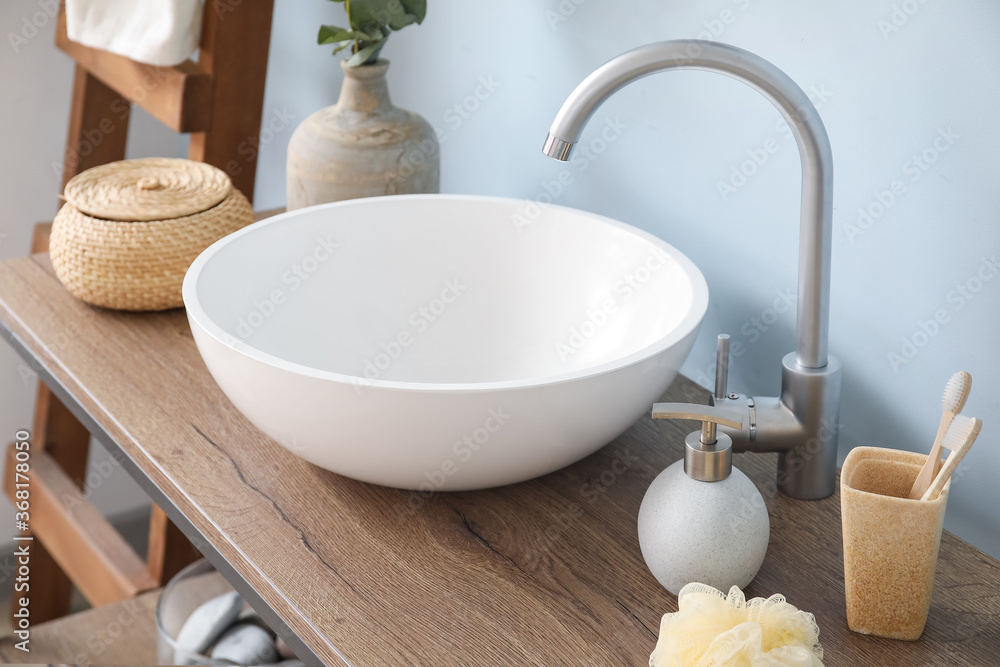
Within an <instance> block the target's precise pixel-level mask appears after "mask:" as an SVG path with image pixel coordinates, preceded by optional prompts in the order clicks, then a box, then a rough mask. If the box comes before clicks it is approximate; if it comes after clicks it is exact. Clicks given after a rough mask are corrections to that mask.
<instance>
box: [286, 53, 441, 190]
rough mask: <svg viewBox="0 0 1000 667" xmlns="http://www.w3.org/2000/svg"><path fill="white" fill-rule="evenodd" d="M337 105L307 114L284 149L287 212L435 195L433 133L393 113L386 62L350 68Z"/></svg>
mask: <svg viewBox="0 0 1000 667" xmlns="http://www.w3.org/2000/svg"><path fill="white" fill-rule="evenodd" d="M341 67H342V68H343V70H344V83H343V85H342V87H341V89H340V99H339V100H338V101H337V104H335V105H333V106H331V107H327V108H325V109H320V110H319V111H317V112H316V113H314V114H312V115H311V116H309V117H308V118H306V119H305V121H303V122H302V124H301V125H299V126H298V128H296V130H295V132H294V133H293V134H292V138H291V141H290V142H289V144H288V171H287V179H288V180H287V195H288V200H287V201H288V204H287V206H288V210H293V209H297V208H302V207H304V206H312V205H314V204H324V203H327V202H333V201H341V200H344V199H355V198H358V197H375V196H379V195H397V194H415V193H436V192H438V191H439V181H440V154H439V150H438V141H437V137H436V136H435V132H434V129H433V128H432V127H431V126H430V124H429V123H428V122H427V121H425V120H424V119H423V118H421V117H420V116H419V115H417V114H415V113H413V112H412V111H407V110H406V109H400V108H398V107H395V106H393V104H392V102H391V101H390V99H389V87H388V85H387V82H386V78H385V75H386V71H387V70H388V69H389V61H387V60H381V59H380V60H378V61H377V62H375V63H373V64H371V65H362V66H359V67H349V66H347V65H346V64H344V63H343V62H342V63H341Z"/></svg>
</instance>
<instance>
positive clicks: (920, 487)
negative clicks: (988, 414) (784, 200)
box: [909, 371, 972, 500]
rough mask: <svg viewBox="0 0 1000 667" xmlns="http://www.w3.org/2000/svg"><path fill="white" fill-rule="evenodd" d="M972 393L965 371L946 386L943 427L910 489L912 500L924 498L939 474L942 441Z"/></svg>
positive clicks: (942, 406) (950, 380)
mask: <svg viewBox="0 0 1000 667" xmlns="http://www.w3.org/2000/svg"><path fill="white" fill-rule="evenodd" d="M970 391H972V376H971V375H969V374H968V373H966V372H965V371H959V372H957V373H955V374H954V375H952V376H951V378H950V379H949V380H948V384H946V385H945V387H944V395H943V396H942V397H941V410H942V414H941V425H940V426H938V432H937V436H936V437H935V438H934V445H933V446H932V447H931V453H930V454H928V455H927V462H926V463H924V467H923V468H921V469H920V473H919V474H918V475H917V479H916V480H915V481H914V482H913V486H912V487H911V488H910V496H909V497H910V498H911V499H913V500H916V499H918V498H922V497H923V495H924V492H926V491H927V488H928V487H929V486H930V485H931V481H932V480H933V479H934V475H936V474H938V471H939V470H940V466H941V441H942V440H943V439H944V434H945V433H946V432H947V431H948V427H949V426H950V425H951V421H952V420H953V419H954V418H955V415H957V414H958V413H959V412H961V411H962V408H964V407H965V401H966V400H968V398H969V392H970Z"/></svg>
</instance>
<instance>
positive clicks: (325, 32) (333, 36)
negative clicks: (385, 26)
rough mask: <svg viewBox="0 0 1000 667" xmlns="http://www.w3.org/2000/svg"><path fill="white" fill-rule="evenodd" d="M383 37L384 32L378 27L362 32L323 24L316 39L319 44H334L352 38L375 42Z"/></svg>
mask: <svg viewBox="0 0 1000 667" xmlns="http://www.w3.org/2000/svg"><path fill="white" fill-rule="evenodd" d="M383 37H385V34H383V32H382V31H381V30H379V29H378V28H374V29H373V30H371V31H369V32H362V31H360V30H346V29H344V28H338V27H337V26H335V25H324V26H320V28H319V36H318V37H317V40H318V41H319V43H320V44H336V43H338V42H343V41H347V40H352V39H353V40H356V41H359V42H362V41H363V42H377V41H378V40H380V39H382V38H383Z"/></svg>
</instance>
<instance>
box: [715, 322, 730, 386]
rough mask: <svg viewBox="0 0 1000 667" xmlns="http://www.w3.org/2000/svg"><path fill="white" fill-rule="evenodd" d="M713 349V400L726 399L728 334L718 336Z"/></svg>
mask: <svg viewBox="0 0 1000 667" xmlns="http://www.w3.org/2000/svg"><path fill="white" fill-rule="evenodd" d="M717 341H718V342H717V344H716V348H715V400H716V401H717V402H718V401H721V400H722V399H724V398H725V397H726V385H727V384H729V334H719V337H718V339H717Z"/></svg>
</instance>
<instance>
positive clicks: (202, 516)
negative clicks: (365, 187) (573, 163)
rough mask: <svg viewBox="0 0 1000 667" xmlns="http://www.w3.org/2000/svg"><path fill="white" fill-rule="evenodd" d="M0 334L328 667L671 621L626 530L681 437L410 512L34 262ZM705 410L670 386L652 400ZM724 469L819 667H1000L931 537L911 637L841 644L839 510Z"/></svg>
mask: <svg viewBox="0 0 1000 667" xmlns="http://www.w3.org/2000/svg"><path fill="white" fill-rule="evenodd" d="M0 333H2V334H3V335H4V337H5V338H7V340H8V341H10V342H11V343H12V344H13V345H14V347H15V348H16V349H18V350H19V351H20V352H21V353H22V354H23V355H25V356H26V357H27V358H28V359H29V360H31V363H32V364H34V367H37V368H39V369H40V370H41V373H42V375H43V377H45V378H47V380H48V381H49V382H51V383H54V384H55V385H56V386H57V387H59V392H61V393H62V394H65V395H69V396H71V397H73V399H74V400H75V401H76V406H77V408H78V409H79V410H80V415H86V420H85V421H86V422H87V423H88V426H90V427H91V428H92V430H94V431H96V432H98V433H100V437H101V439H102V441H104V442H107V443H109V446H111V447H112V449H114V450H115V451H117V452H119V453H120V454H122V460H123V461H129V462H130V463H129V464H128V470H129V471H130V472H131V473H132V474H133V475H134V476H135V477H136V478H137V480H138V481H139V482H140V484H143V485H144V486H145V487H146V488H147V489H149V490H150V493H151V494H153V496H154V498H155V499H157V502H162V503H166V504H164V505H161V506H163V507H164V509H165V510H167V511H168V514H170V516H171V518H172V519H175V520H177V518H176V517H181V518H182V519H183V520H184V522H183V523H181V524H179V525H181V527H182V528H183V529H184V530H185V532H186V534H188V535H189V537H193V538H194V540H193V541H195V544H196V546H198V547H199V549H201V550H202V551H203V552H205V553H206V555H208V556H209V558H210V559H214V560H213V562H215V563H218V564H221V565H223V566H225V567H228V568H229V570H228V571H227V572H228V573H227V577H230V580H231V581H232V582H233V584H234V585H235V586H237V588H240V589H241V590H243V591H247V590H248V591H249V592H250V593H252V594H253V595H256V596H257V598H256V602H254V604H257V603H260V604H261V605H266V607H267V609H258V611H259V612H261V613H262V615H265V618H266V620H268V622H272V620H274V621H275V622H280V624H281V627H280V628H276V629H279V631H288V630H290V631H291V632H293V633H294V635H295V637H297V638H298V641H299V642H300V644H301V645H302V646H303V647H305V648H308V649H309V650H311V651H312V653H313V655H314V656H315V657H316V658H318V659H319V660H322V661H323V662H325V663H328V664H341V663H343V662H345V661H349V662H350V663H351V664H353V665H357V666H359V667H360V666H363V665H389V664H427V665H444V664H474V665H480V664H483V665H485V664H490V665H555V664H600V665H610V664H614V665H626V664H628V665H641V664H646V661H647V660H648V656H649V653H650V651H651V650H652V648H653V646H654V644H655V641H656V634H657V629H658V625H659V621H660V617H661V615H662V614H663V613H665V612H669V611H674V610H675V609H676V599H675V598H674V597H673V596H671V595H670V594H669V593H668V592H667V591H665V590H664V589H662V588H661V587H660V586H659V585H658V584H657V582H656V580H655V579H654V578H653V577H652V575H651V574H650V573H649V571H648V570H647V569H646V566H645V564H644V563H643V561H642V557H641V554H640V552H639V546H638V538H637V536H636V528H635V522H636V516H637V513H638V509H639V503H640V501H641V499H642V496H643V494H644V492H645V490H646V488H647V487H648V485H649V483H650V482H651V481H652V479H653V478H654V477H655V476H656V475H657V474H658V473H659V472H660V471H661V470H663V469H664V468H665V467H667V466H668V465H669V464H671V463H673V462H674V461H676V460H678V459H679V458H680V456H681V452H682V449H681V447H682V438H683V436H684V435H685V434H686V432H687V431H688V430H690V428H686V426H690V425H685V424H682V423H673V424H662V423H654V422H653V420H652V419H650V418H649V417H648V416H646V417H643V418H642V419H640V420H639V422H638V423H637V424H636V425H635V426H633V427H632V428H631V429H630V430H629V431H627V432H626V433H625V434H623V435H622V436H621V437H620V438H618V439H617V440H616V441H615V442H613V443H611V444H610V445H608V446H607V447H605V448H603V449H601V450H600V451H598V452H597V453H595V454H594V455H592V456H590V457H588V458H586V459H584V460H583V461H581V462H579V463H577V464H575V465H573V466H570V467H568V468H566V469H564V470H561V471H558V472H556V473H553V474H551V475H547V476H545V477H543V478H541V479H537V480H533V481H530V482H526V483H523V484H517V485H513V486H509V487H504V488H500V489H492V490H487V491H479V492H465V493H449V494H436V495H433V496H431V497H422V496H420V495H419V494H414V493H410V492H407V491H400V490H396V489H389V488H385V487H379V486H373V485H370V484H363V483H361V482H356V481H353V480H350V479H346V478H344V477H340V476H337V475H335V474H333V473H330V472H327V471H325V470H321V469H319V468H316V467H315V466H312V465H310V464H308V463H306V462H305V461H303V460H302V459H300V458H298V457H296V456H295V455H294V454H292V453H291V452H289V451H287V450H285V449H283V448H281V447H279V446H278V445H277V444H275V443H274V442H272V441H271V440H270V439H268V438H267V437H266V436H264V435H263V434H261V433H260V432H259V431H258V430H257V429H256V428H255V427H254V426H253V425H251V424H250V423H249V421H247V420H246V419H245V418H244V417H243V416H242V415H241V414H240V413H239V412H238V411H237V410H236V409H235V408H234V407H233V406H232V405H231V404H230V403H229V401H228V400H227V399H226V397H225V395H224V394H223V393H222V391H221V390H220V389H219V387H218V386H217V385H216V384H215V382H214V381H213V380H212V378H211V376H210V375H209V373H208V371H207V369H206V368H205V366H204V363H203V362H202V360H201V358H200V356H199V354H198V351H197V349H196V348H195V345H194V341H193V339H192V338H191V333H190V330H189V328H188V324H187V321H186V319H185V315H184V313H183V311H180V310H177V311H170V312H164V313H150V314H136V313H122V312H113V311H107V310H101V309H96V308H91V307H89V306H87V305H85V304H83V303H81V302H79V301H77V300H75V299H74V298H73V297H72V296H70V295H69V294H68V292H66V290H65V289H63V288H62V286H61V285H60V284H59V282H58V281H57V280H56V278H55V276H54V274H53V272H52V269H51V265H50V263H49V261H48V258H47V257H46V256H45V255H36V256H33V257H30V258H20V259H14V260H10V261H7V262H4V263H3V264H0ZM707 397H708V392H707V391H706V390H704V389H702V388H700V387H697V386H696V385H694V384H693V383H691V382H689V381H688V380H686V379H684V378H678V380H677V381H676V382H675V383H674V384H673V386H672V387H671V388H670V389H669V390H668V391H667V392H666V394H665V395H664V396H663V398H662V400H665V401H677V400H684V401H704V400H705V399H706V398H707ZM735 465H736V466H737V467H739V468H740V469H741V470H743V471H744V472H746V473H747V474H748V475H749V476H750V478H751V479H752V480H754V482H755V483H756V484H757V485H758V487H759V488H761V490H762V492H763V494H764V497H765V500H766V502H767V506H768V510H769V512H770V517H771V542H770V547H769V553H768V556H767V559H766V560H765V562H764V565H763V567H762V569H761V571H760V573H759V575H758V576H757V578H756V579H755V580H754V582H753V583H752V584H751V585H750V586H749V587H748V589H747V591H746V593H747V595H748V596H770V595H772V594H774V593H783V594H785V595H786V596H787V598H788V600H789V601H790V602H791V603H793V604H795V605H797V606H799V607H800V608H803V609H805V610H808V611H811V612H813V613H814V614H815V615H816V619H817V622H818V623H819V626H820V629H821V635H820V640H821V642H822V644H823V646H824V647H825V649H826V651H827V654H826V655H827V658H826V660H825V663H826V664H827V665H832V666H836V665H852V666H853V665H894V664H900V665H912V664H948V665H983V664H993V663H994V662H995V658H996V656H995V653H996V647H997V646H1000V595H998V594H997V591H998V590H1000V563H998V562H997V561H995V560H993V559H991V558H989V557H987V556H986V555H984V554H983V553H981V552H979V551H977V550H976V549H974V548H973V547H971V546H970V545H968V544H966V543H964V542H962V541H961V540H959V539H957V538H955V537H954V536H952V535H950V534H945V536H944V538H943V541H942V546H941V553H940V561H939V566H938V575H937V582H936V587H935V594H934V602H933V605H932V609H931V613H930V618H929V621H928V625H927V629H926V630H925V632H924V635H923V637H922V638H921V639H920V640H919V641H916V642H893V641H889V640H883V639H878V638H873V637H866V636H862V635H858V634H855V633H852V632H850V631H849V630H848V629H847V625H846V620H845V605H844V588H843V570H842V567H843V566H842V555H841V548H842V545H841V531H840V506H839V499H838V497H837V496H836V495H834V496H833V497H831V498H827V499H825V500H822V501H815V502H809V501H796V500H790V499H788V498H785V497H783V496H780V495H778V494H776V493H775V492H774V486H773V482H774V477H775V469H776V461H775V456H774V455H746V454H737V455H736V456H735ZM188 531H190V532H188ZM199 540H200V543H199ZM293 648H295V647H293Z"/></svg>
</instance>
